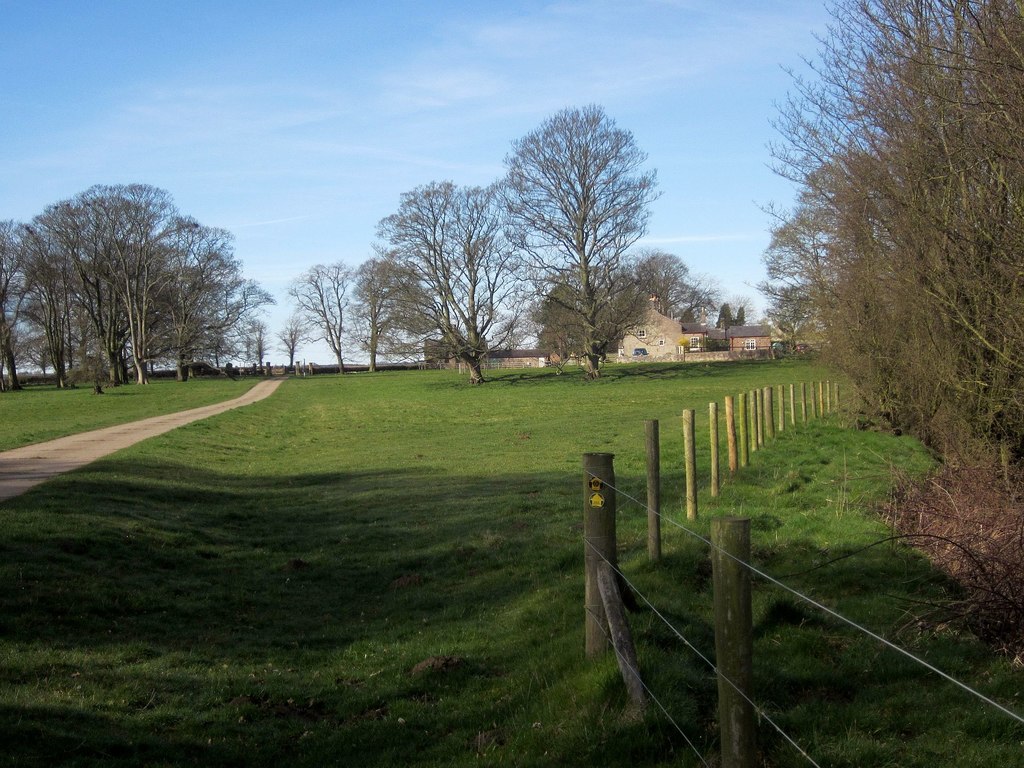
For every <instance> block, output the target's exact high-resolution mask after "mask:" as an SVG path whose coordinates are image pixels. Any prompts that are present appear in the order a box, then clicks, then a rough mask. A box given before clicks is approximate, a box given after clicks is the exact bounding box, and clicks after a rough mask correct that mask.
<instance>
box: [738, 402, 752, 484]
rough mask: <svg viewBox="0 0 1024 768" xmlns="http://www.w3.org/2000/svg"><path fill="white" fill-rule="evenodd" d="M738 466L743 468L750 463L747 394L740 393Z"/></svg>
mask: <svg viewBox="0 0 1024 768" xmlns="http://www.w3.org/2000/svg"><path fill="white" fill-rule="evenodd" d="M739 398H740V413H739V422H740V466H741V467H745V466H747V465H748V464H749V463H750V434H749V429H750V422H749V420H748V419H747V393H746V392H740V394H739Z"/></svg>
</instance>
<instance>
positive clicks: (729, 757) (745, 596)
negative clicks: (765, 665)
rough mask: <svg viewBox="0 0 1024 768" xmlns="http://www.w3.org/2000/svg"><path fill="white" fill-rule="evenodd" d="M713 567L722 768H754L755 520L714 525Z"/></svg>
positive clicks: (719, 520) (728, 520) (718, 521)
mask: <svg viewBox="0 0 1024 768" xmlns="http://www.w3.org/2000/svg"><path fill="white" fill-rule="evenodd" d="M711 543H712V544H713V547H712V550H711V568H712V583H713V590H714V601H715V659H716V664H717V667H718V726H719V729H720V731H721V744H722V763H721V764H722V768H754V766H755V764H756V754H755V751H756V731H755V720H754V715H755V713H754V706H753V704H751V695H752V692H753V629H752V626H753V624H752V617H751V607H750V572H749V571H748V570H747V568H746V566H744V565H742V564H741V563H746V562H749V560H750V520H749V519H748V518H739V517H717V518H715V519H714V520H712V521H711Z"/></svg>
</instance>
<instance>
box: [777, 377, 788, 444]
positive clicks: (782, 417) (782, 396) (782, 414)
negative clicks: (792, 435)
mask: <svg viewBox="0 0 1024 768" xmlns="http://www.w3.org/2000/svg"><path fill="white" fill-rule="evenodd" d="M776 389H777V390H778V396H779V430H778V431H779V432H784V431H785V430H786V390H785V389H784V388H783V386H782V385H781V384H779V386H778V387H777V388H776Z"/></svg>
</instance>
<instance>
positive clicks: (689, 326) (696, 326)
mask: <svg viewBox="0 0 1024 768" xmlns="http://www.w3.org/2000/svg"><path fill="white" fill-rule="evenodd" d="M683 333H704V334H707V337H708V338H709V339H723V340H724V339H739V338H750V337H751V336H764V337H768V338H770V337H771V335H772V334H771V330H770V329H769V328H768V326H767V325H732V326H729V328H728V329H727V330H724V331H723V330H722V329H721V328H713V327H711V326H708V325H704V324H703V323H683Z"/></svg>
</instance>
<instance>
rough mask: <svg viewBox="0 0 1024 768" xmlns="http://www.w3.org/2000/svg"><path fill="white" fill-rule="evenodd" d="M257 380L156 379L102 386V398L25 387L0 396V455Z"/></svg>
mask: <svg viewBox="0 0 1024 768" xmlns="http://www.w3.org/2000/svg"><path fill="white" fill-rule="evenodd" d="M258 381H259V379H256V378H251V379H238V380H235V381H232V380H231V379H192V380H191V381H189V382H187V383H184V384H182V383H179V382H176V381H167V380H163V379H157V380H154V381H153V382H152V383H150V384H148V385H146V386H138V385H135V384H128V385H125V386H122V387H107V388H105V389H104V390H103V394H102V395H94V394H93V393H92V387H91V386H82V387H76V388H74V389H65V390H54V389H53V388H52V387H42V386H29V387H25V388H24V389H22V390H19V391H17V392H5V393H3V395H2V396H0V424H2V425H3V429H2V430H0V451H6V450H8V449H10V448H17V447H19V446H22V445H30V444H32V443H38V442H42V441H43V440H52V439H53V438H55V437H61V436H62V435H70V434H74V433H76V432H85V431H88V430H90V429H100V428H102V427H109V426H112V425H114V424H123V423H125V422H128V421H136V420H138V419H145V418H147V417H149V416H159V415H161V414H165V413H174V412H175V411H184V410H187V409H189V408H199V407H200V406H203V405H209V404H211V403H217V402H220V401H222V400H231V399H232V398H235V397H238V396H240V395H243V394H245V393H246V392H247V391H248V390H249V389H251V388H252V387H253V386H254V385H255V384H256V383H257V382H258Z"/></svg>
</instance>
